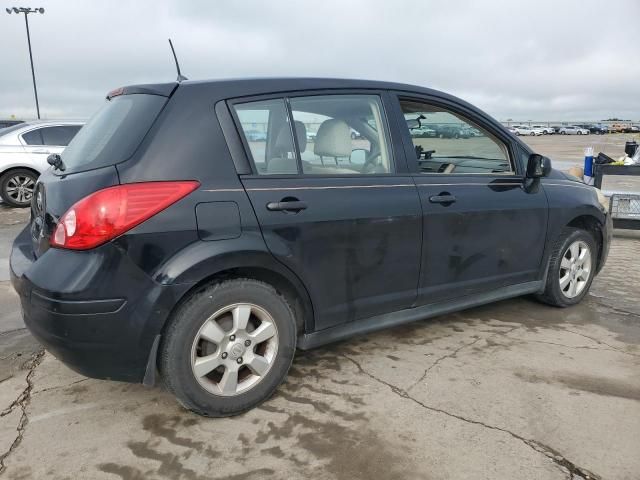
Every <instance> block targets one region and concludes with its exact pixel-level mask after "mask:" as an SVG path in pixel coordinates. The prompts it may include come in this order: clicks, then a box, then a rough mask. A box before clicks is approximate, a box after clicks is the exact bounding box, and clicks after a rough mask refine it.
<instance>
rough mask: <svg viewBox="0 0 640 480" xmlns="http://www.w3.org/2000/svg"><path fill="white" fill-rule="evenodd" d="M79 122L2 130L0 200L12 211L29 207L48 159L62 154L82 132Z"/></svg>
mask: <svg viewBox="0 0 640 480" xmlns="http://www.w3.org/2000/svg"><path fill="white" fill-rule="evenodd" d="M82 125H83V124H82V123H80V122H42V121H38V122H23V123H20V124H17V125H14V126H12V127H7V128H5V129H3V130H0V197H2V200H3V201H4V202H6V203H7V204H9V205H11V206H12V207H27V206H29V204H30V203H31V197H33V189H34V188H35V186H36V181H37V179H38V176H39V175H40V174H41V173H42V172H44V171H45V170H46V169H47V168H49V164H48V163H47V157H48V156H49V155H50V154H52V153H62V151H63V150H64V148H65V147H66V146H67V145H68V144H69V142H71V139H73V137H74V136H75V135H76V133H78V130H80V128H82Z"/></svg>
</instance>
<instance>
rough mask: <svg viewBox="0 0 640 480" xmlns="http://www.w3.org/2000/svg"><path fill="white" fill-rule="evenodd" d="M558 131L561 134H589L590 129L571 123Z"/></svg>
mask: <svg viewBox="0 0 640 480" xmlns="http://www.w3.org/2000/svg"><path fill="white" fill-rule="evenodd" d="M558 133H559V134H560V135H589V130H587V129H586V128H582V127H578V126H577V125H569V126H567V127H562V128H561V129H560V131H559V132H558Z"/></svg>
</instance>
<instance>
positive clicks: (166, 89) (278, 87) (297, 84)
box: [123, 77, 466, 103]
mask: <svg viewBox="0 0 640 480" xmlns="http://www.w3.org/2000/svg"><path fill="white" fill-rule="evenodd" d="M176 86H180V88H183V87H188V88H198V89H203V90H211V92H212V93H215V94H216V97H218V98H233V97H242V96H252V95H263V94H269V93H278V92H293V91H299V90H331V89H338V88H340V89H376V90H399V91H410V92H417V93H423V94H425V95H433V96H438V97H441V98H445V99H450V100H456V101H457V102H462V103H466V102H464V101H462V100H461V99H459V98H456V97H454V96H452V95H449V94H447V93H444V92H441V91H438V90H433V89H430V88H425V87H420V86H417V85H409V84H404V83H395V82H386V81H379V80H363V79H348V78H319V77H252V78H226V79H213V80H186V81H183V82H181V83H179V84H178V83H176V82H171V83H158V84H145V85H130V86H126V87H124V88H123V90H124V92H125V93H144V92H148V93H155V94H158V95H166V96H169V95H170V94H171V93H172V91H173V90H174V89H175V88H176Z"/></svg>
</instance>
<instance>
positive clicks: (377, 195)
mask: <svg viewBox="0 0 640 480" xmlns="http://www.w3.org/2000/svg"><path fill="white" fill-rule="evenodd" d="M243 183H244V186H245V188H246V190H247V193H248V195H249V197H250V199H251V202H252V204H253V207H254V210H255V212H256V215H257V217H258V220H259V222H260V226H261V229H262V233H263V235H264V238H265V241H266V244H267V246H268V248H269V250H270V251H271V252H272V253H273V255H274V256H275V257H276V258H277V259H278V260H279V261H280V262H282V263H283V264H284V265H286V266H287V267H289V268H290V269H291V270H292V271H293V272H295V273H296V274H297V275H298V276H299V278H300V279H301V280H302V281H303V283H304V284H305V285H306V287H307V289H308V291H309V292H310V294H311V296H312V301H313V307H314V311H315V316H316V328H317V329H323V328H327V327H330V326H333V325H337V324H340V323H343V322H345V321H352V320H356V319H360V318H366V317H369V316H373V315H379V314H381V313H386V312H391V311H395V310H399V309H403V308H408V307H410V306H411V305H412V304H413V303H414V301H415V298H416V289H417V285H418V278H419V271H420V252H421V235H422V210H421V207H420V200H419V198H418V194H417V192H416V187H415V185H414V183H413V180H412V179H411V177H407V176H384V177H382V176H368V177H361V176H358V177H350V178H327V177H306V178H305V177H296V178H271V177H265V176H263V177H250V178H245V179H243Z"/></svg>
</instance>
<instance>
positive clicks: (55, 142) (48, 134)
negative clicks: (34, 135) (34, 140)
mask: <svg viewBox="0 0 640 480" xmlns="http://www.w3.org/2000/svg"><path fill="white" fill-rule="evenodd" d="M78 130H80V125H61V126H58V127H46V128H43V129H41V131H42V141H43V144H44V145H51V146H58V147H66V146H67V145H69V142H71V140H72V139H73V137H75V135H76V133H78Z"/></svg>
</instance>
